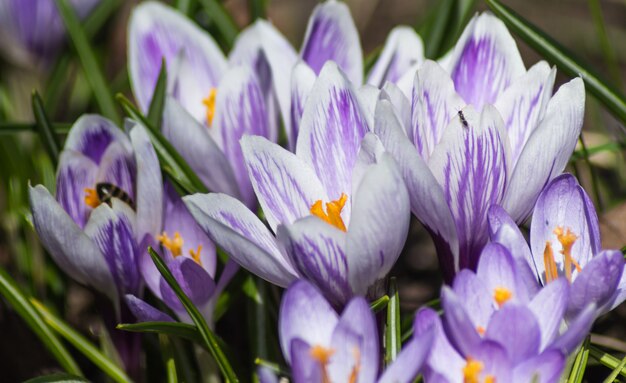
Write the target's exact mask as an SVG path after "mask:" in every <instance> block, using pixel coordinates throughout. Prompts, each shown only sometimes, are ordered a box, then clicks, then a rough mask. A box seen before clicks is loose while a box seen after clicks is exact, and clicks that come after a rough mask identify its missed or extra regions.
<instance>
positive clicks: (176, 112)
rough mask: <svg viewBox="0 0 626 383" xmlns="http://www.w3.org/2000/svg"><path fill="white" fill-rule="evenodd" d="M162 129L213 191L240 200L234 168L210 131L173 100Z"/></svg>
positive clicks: (169, 98)
mask: <svg viewBox="0 0 626 383" xmlns="http://www.w3.org/2000/svg"><path fill="white" fill-rule="evenodd" d="M161 129H162V131H163V135H164V136H165V138H167V140H168V141H169V142H171V143H172V145H173V146H174V148H175V149H176V150H178V152H179V153H180V155H181V156H182V157H183V158H184V159H185V161H187V163H188V164H189V166H190V167H191V168H192V169H193V171H194V172H195V173H196V174H197V175H198V177H199V178H200V180H201V181H202V182H203V183H204V184H205V185H206V186H207V187H208V188H209V190H211V191H214V192H219V193H226V194H228V195H232V196H233V197H235V198H239V185H238V184H237V180H236V179H235V175H234V174H233V168H232V167H231V165H230V163H229V161H228V159H227V158H226V156H225V155H224V153H223V152H222V150H221V149H220V148H219V146H217V144H216V143H215V141H213V138H212V137H211V135H210V133H209V130H208V129H207V127H206V126H204V125H202V124H200V123H199V122H198V121H197V120H195V119H194V118H193V117H192V116H191V115H190V114H189V113H188V112H187V111H186V110H185V109H183V107H182V106H181V105H180V103H179V102H178V101H176V100H175V99H173V98H171V97H168V98H167V99H166V101H165V108H164V110H163V125H162V128H161Z"/></svg>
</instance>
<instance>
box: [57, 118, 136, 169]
mask: <svg viewBox="0 0 626 383" xmlns="http://www.w3.org/2000/svg"><path fill="white" fill-rule="evenodd" d="M113 142H120V143H121V144H122V145H123V146H124V147H126V148H130V142H129V141H128V137H126V135H125V134H124V132H123V131H121V130H120V129H119V128H118V127H117V126H115V124H114V123H113V122H111V121H110V120H108V119H106V118H104V117H102V116H99V115H95V114H86V115H83V116H81V117H80V118H79V119H78V120H77V121H76V122H75V123H74V125H72V129H70V132H69V134H68V135H67V139H66V140H65V146H64V147H63V149H64V150H75V151H77V152H80V153H82V154H84V155H85V156H87V157H89V158H90V159H91V160H92V161H93V162H95V163H96V164H99V163H100V159H101V158H102V156H103V155H104V152H105V151H106V150H107V148H108V147H109V145H110V144H112V143H113Z"/></svg>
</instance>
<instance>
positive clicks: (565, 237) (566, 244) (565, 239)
mask: <svg viewBox="0 0 626 383" xmlns="http://www.w3.org/2000/svg"><path fill="white" fill-rule="evenodd" d="M554 234H555V235H556V238H557V239H558V240H559V242H561V247H562V248H563V249H562V250H561V254H563V263H564V268H565V278H567V280H568V281H570V282H571V281H572V265H575V266H576V265H578V263H576V261H574V259H573V258H572V247H573V246H574V242H576V240H577V239H578V236H576V235H575V234H574V233H572V231H571V230H570V229H566V230H564V229H563V228H562V227H561V226H557V228H556V229H554ZM576 269H577V270H578V271H580V265H578V266H577V267H576Z"/></svg>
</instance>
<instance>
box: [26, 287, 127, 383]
mask: <svg viewBox="0 0 626 383" xmlns="http://www.w3.org/2000/svg"><path fill="white" fill-rule="evenodd" d="M31 303H32V304H33V306H34V307H35V309H36V310H37V311H38V312H39V315H41V317H42V318H43V320H44V321H45V322H46V324H48V326H50V328H52V329H53V330H54V331H56V332H57V333H58V334H59V335H61V336H62V337H63V338H64V339H65V340H67V341H68V342H70V343H71V344H72V345H73V346H74V347H76V349H77V350H78V351H80V352H81V353H82V354H83V355H84V356H85V357H87V359H89V360H91V361H92V362H93V364H95V365H96V366H98V368H100V369H101V370H102V371H103V372H104V373H105V374H107V375H108V376H109V377H110V378H111V379H113V380H114V381H116V382H119V383H127V382H131V379H130V378H129V377H128V376H127V375H126V373H125V372H124V371H123V370H122V369H121V368H120V367H119V366H118V365H117V364H115V363H114V362H112V361H111V360H110V359H109V358H107V357H106V356H104V354H103V353H102V352H100V350H99V349H98V348H97V347H96V346H94V345H93V344H92V343H91V342H90V341H89V340H87V339H86V338H85V337H84V336H82V335H81V334H79V333H78V332H77V331H76V330H74V329H73V328H71V327H70V326H69V325H68V324H67V323H65V322H64V321H63V320H61V319H60V318H57V317H56V316H55V315H53V314H52V313H51V312H50V311H49V310H48V309H47V308H46V307H45V306H43V305H42V304H41V303H40V302H38V301H37V300H35V299H31Z"/></svg>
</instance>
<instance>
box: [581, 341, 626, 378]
mask: <svg viewBox="0 0 626 383" xmlns="http://www.w3.org/2000/svg"><path fill="white" fill-rule="evenodd" d="M589 355H590V356H591V357H592V358H593V359H595V360H597V361H598V362H600V364H602V365H604V366H606V367H608V368H610V369H613V370H617V371H618V373H619V374H621V375H622V376H626V367H622V368H621V369H620V368H618V367H619V366H620V364H621V363H622V362H621V361H620V360H619V359H617V358H616V357H614V356H613V355H611V354H607V353H606V352H604V351H602V350H601V349H599V348H597V347H595V346H593V345H589Z"/></svg>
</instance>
